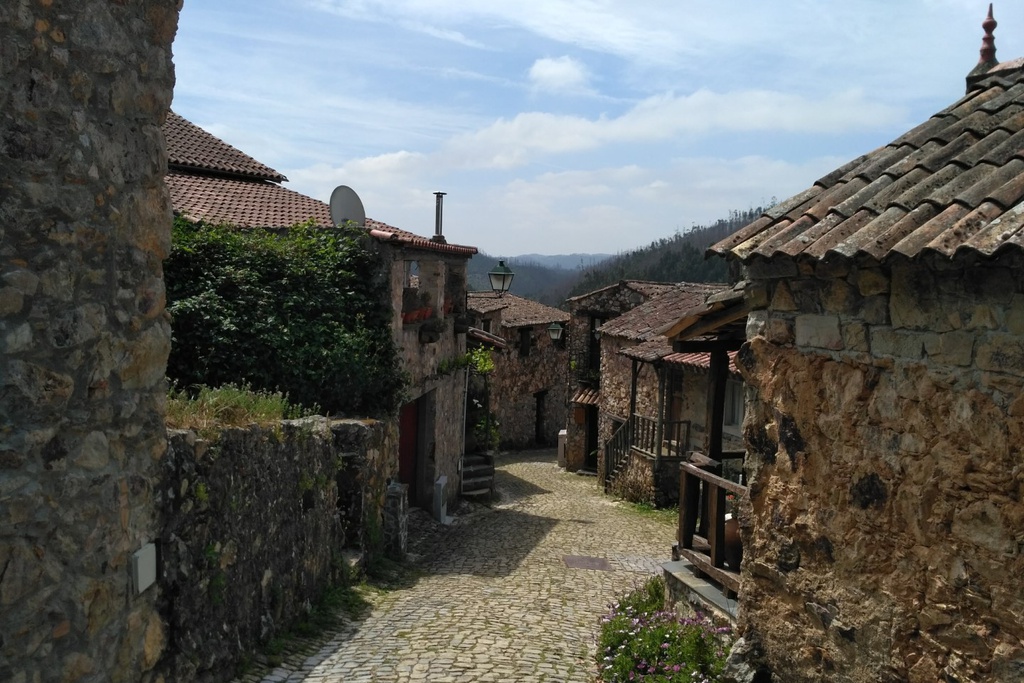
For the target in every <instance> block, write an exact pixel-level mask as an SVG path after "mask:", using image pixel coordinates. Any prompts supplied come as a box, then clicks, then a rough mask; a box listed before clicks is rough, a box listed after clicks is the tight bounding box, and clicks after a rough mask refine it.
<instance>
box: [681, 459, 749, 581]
mask: <svg viewBox="0 0 1024 683" xmlns="http://www.w3.org/2000/svg"><path fill="white" fill-rule="evenodd" d="M696 455H697V457H695V458H691V459H692V460H694V461H696V462H683V463H680V465H679V529H678V536H677V539H676V540H677V541H678V546H677V549H678V552H679V556H680V558H681V559H684V560H686V561H688V562H689V563H690V564H692V565H693V566H694V568H695V569H696V570H697V571H698V572H699V573H700V574H703V575H705V576H707V577H709V578H710V579H712V580H713V581H715V582H717V583H719V584H720V585H721V586H722V587H723V592H725V593H726V596H727V597H732V596H735V595H736V594H737V593H738V592H739V588H740V575H739V569H740V557H741V556H742V545H739V533H738V530H737V531H736V533H735V534H732V533H730V534H729V536H728V538H727V535H726V519H725V516H726V512H727V497H728V496H730V495H731V496H734V497H735V498H737V499H738V498H740V497H743V496H745V495H746V493H747V487H745V486H743V485H741V484H737V483H736V482H733V481H729V480H728V479H725V478H723V477H721V476H719V475H718V474H715V473H714V472H713V471H711V470H719V469H721V467H722V463H721V462H720V461H715V460H711V459H710V458H707V457H704V456H702V455H700V454H696ZM735 455H737V454H732V453H725V454H723V456H725V457H723V460H725V459H727V458H728V457H730V456H731V457H735ZM740 455H741V454H740ZM730 531H732V530H730Z"/></svg>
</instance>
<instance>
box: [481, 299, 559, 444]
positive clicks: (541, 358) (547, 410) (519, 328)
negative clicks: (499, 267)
mask: <svg viewBox="0 0 1024 683" xmlns="http://www.w3.org/2000/svg"><path fill="white" fill-rule="evenodd" d="M467 307H468V309H469V314H470V321H471V325H472V326H473V327H474V328H476V329H475V330H473V332H474V337H475V338H477V339H479V341H478V342H477V343H483V344H489V345H490V346H491V348H494V349H495V350H494V352H493V353H492V357H493V360H494V371H493V372H492V373H491V374H490V376H489V377H488V378H487V391H486V396H487V407H488V409H489V411H490V413H491V414H492V415H493V416H494V418H495V420H496V422H497V424H498V442H499V445H500V446H501V447H502V448H529V447H531V446H543V445H553V444H554V443H555V442H556V440H557V438H558V432H559V431H560V430H561V429H562V428H563V426H564V425H565V419H566V411H567V405H568V401H567V400H566V399H567V396H566V392H567V390H568V389H567V388H568V377H567V372H568V368H569V360H568V358H569V357H568V351H567V350H566V346H565V344H564V343H562V342H561V341H553V340H552V339H551V337H550V336H549V334H548V327H549V326H551V325H553V324H557V325H559V326H564V325H565V324H566V323H568V322H569V314H568V313H566V312H565V311H560V310H558V309H557V308H552V307H551V306H545V305H544V304H541V303H538V302H536V301H531V300H530V299H524V298H522V297H519V296H515V295H514V294H508V293H505V294H502V295H500V296H498V295H496V294H494V293H492V292H469V295H468V299H467ZM480 332H483V333H484V334H480ZM486 335H494V336H496V337H498V338H499V339H500V340H501V342H502V343H500V344H494V343H493V342H488V340H487V338H486Z"/></svg>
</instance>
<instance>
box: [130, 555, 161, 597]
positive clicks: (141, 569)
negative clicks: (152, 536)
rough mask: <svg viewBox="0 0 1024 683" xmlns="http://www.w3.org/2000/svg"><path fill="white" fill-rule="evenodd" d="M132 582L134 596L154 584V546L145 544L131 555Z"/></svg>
mask: <svg viewBox="0 0 1024 683" xmlns="http://www.w3.org/2000/svg"><path fill="white" fill-rule="evenodd" d="M132 582H133V583H134V584H135V592H136V594H138V593H141V592H142V591H144V590H146V589H147V588H149V587H150V586H152V585H153V584H154V583H156V544H154V543H147V544H146V545H144V546H142V547H141V548H139V549H138V550H136V551H135V553H133V554H132Z"/></svg>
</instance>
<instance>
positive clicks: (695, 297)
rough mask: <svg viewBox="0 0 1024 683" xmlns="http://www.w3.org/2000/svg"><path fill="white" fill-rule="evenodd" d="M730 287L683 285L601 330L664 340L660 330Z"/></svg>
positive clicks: (705, 283)
mask: <svg viewBox="0 0 1024 683" xmlns="http://www.w3.org/2000/svg"><path fill="white" fill-rule="evenodd" d="M728 288H729V286H728V285H725V284H719V283H709V282H680V283H678V284H676V285H675V286H674V288H673V289H671V290H669V291H668V292H665V293H664V294H661V295H658V296H655V297H654V298H652V299H651V300H650V301H647V302H646V303H643V304H640V305H639V306H637V307H636V308H633V309H631V310H629V311H626V312H625V313H623V314H622V315H620V316H618V317H617V318H613V319H611V320H609V321H608V322H606V323H605V324H604V325H602V326H601V327H600V328H598V329H599V331H600V332H601V334H603V335H604V334H607V335H609V336H612V337H622V338H625V339H632V340H636V341H646V340H648V339H652V338H654V337H658V336H661V335H659V334H658V330H660V329H662V328H664V327H665V326H666V325H669V324H671V323H674V322H675V321H677V320H679V318H680V317H682V315H683V314H684V313H686V312H687V311H688V310H690V309H692V308H694V307H695V306H699V305H701V304H703V303H704V301H705V300H706V299H707V298H708V296H710V295H711V294H717V293H718V292H722V291H725V290H726V289H728Z"/></svg>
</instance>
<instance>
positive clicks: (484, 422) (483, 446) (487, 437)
mask: <svg viewBox="0 0 1024 683" xmlns="http://www.w3.org/2000/svg"><path fill="white" fill-rule="evenodd" d="M499 426H500V425H499V424H498V420H497V419H496V418H495V416H494V413H486V414H485V415H484V416H483V417H481V418H480V419H479V420H477V422H476V424H474V425H473V439H474V440H475V441H476V445H477V450H481V451H493V450H495V449H496V448H497V447H498V443H499V442H500V440H501V433H500V432H499V431H498V427H499Z"/></svg>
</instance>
